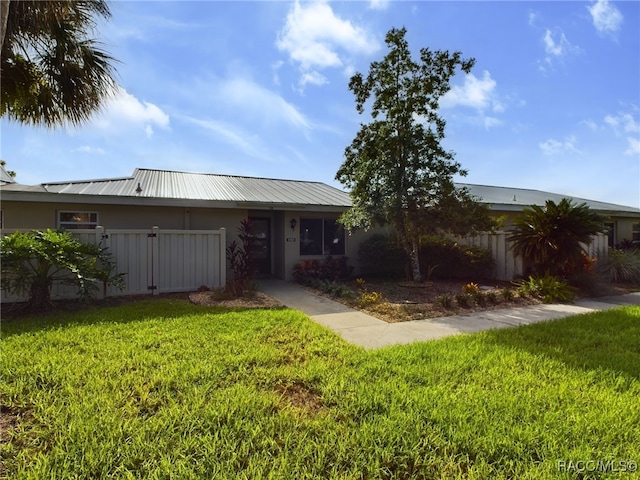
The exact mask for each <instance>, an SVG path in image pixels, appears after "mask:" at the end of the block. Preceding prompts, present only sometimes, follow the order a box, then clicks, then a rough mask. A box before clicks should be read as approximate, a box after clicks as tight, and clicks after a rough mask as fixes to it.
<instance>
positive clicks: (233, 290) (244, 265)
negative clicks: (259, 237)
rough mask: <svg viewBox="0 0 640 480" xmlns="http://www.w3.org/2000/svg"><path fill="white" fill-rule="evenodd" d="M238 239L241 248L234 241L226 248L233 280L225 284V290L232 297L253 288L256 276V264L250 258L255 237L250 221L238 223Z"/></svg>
mask: <svg viewBox="0 0 640 480" xmlns="http://www.w3.org/2000/svg"><path fill="white" fill-rule="evenodd" d="M238 238H239V239H240V241H241V242H242V246H240V245H238V242H236V241H235V240H234V241H233V242H231V243H230V244H229V245H228V246H227V248H226V254H227V260H228V261H229V265H230V266H231V270H232V271H233V278H231V279H230V280H229V281H228V282H227V285H226V286H225V289H226V290H227V293H228V294H230V295H231V296H232V297H239V296H241V295H242V294H243V293H244V292H246V291H249V290H252V289H254V288H255V285H254V282H253V280H254V278H255V275H256V264H255V262H254V260H253V259H252V258H251V249H252V247H253V246H254V243H255V235H254V233H253V227H252V225H251V220H242V221H241V222H240V226H239V227H238Z"/></svg>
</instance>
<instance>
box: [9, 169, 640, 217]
mask: <svg viewBox="0 0 640 480" xmlns="http://www.w3.org/2000/svg"><path fill="white" fill-rule="evenodd" d="M138 186H139V187H140V188H138ZM456 186H457V187H458V188H460V187H466V188H467V189H468V190H469V192H470V193H471V194H472V195H473V196H475V197H478V198H479V199H480V201H481V202H482V203H487V204H490V205H491V207H492V209H493V210H496V211H514V212H517V211H521V210H522V209H523V208H526V207H529V206H531V205H544V204H545V202H546V201H547V200H553V201H554V202H556V203H557V202H559V201H560V200H561V199H562V198H571V199H572V200H574V202H576V203H583V202H584V203H586V204H587V205H588V206H589V208H592V209H594V210H597V211H600V212H608V213H616V214H622V215H631V216H633V217H636V216H637V217H640V208H635V207H629V206H625V205H617V204H613V203H606V202H600V201H595V200H587V199H583V198H576V197H568V196H567V195H561V194H557V193H551V192H544V191H540V190H531V189H524V188H511V187H495V186H488V185H473V184H467V183H457V184H456ZM2 191H4V192H7V193H9V192H13V191H15V192H25V193H26V192H33V193H37V192H41V193H59V194H66V195H65V196H66V197H67V198H70V196H74V195H87V196H92V197H94V198H93V199H92V202H93V203H99V202H103V201H107V198H106V197H109V198H110V200H108V202H114V201H115V202H117V203H123V202H128V200H127V198H130V199H133V198H137V199H140V201H141V202H144V203H145V204H150V203H149V202H153V201H154V199H165V200H166V201H167V202H170V203H175V202H176V201H180V202H185V201H186V202H189V201H190V200H191V201H195V202H198V203H199V202H202V201H205V202H209V201H210V202H220V203H232V204H235V205H236V206H239V207H255V208H260V206H272V207H274V208H287V207H288V206H291V207H293V206H315V207H319V208H320V207H328V208H331V209H333V208H340V209H344V208H348V207H350V206H351V198H350V197H349V194H348V193H347V192H344V191H342V190H339V189H337V188H334V187H331V186H329V185H327V184H324V183H320V182H309V181H298V180H277V179H271V178H256V177H243V176H233V175H217V174H209V173H187V172H175V171H168V170H152V169H143V168H137V169H136V170H135V171H134V172H133V175H132V176H131V177H122V178H104V179H96V180H82V181H70V182H53V183H43V184H42V185H34V186H27V185H21V184H16V183H12V184H5V185H2ZM101 197H102V198H104V200H99V201H98V200H97V199H99V198H101ZM136 203H137V201H136Z"/></svg>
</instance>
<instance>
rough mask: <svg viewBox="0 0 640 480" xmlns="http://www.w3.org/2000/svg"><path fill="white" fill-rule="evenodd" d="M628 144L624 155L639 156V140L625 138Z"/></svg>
mask: <svg viewBox="0 0 640 480" xmlns="http://www.w3.org/2000/svg"><path fill="white" fill-rule="evenodd" d="M627 142H628V143H629V146H628V148H627V149H626V150H625V151H624V154H625V155H640V138H634V137H627Z"/></svg>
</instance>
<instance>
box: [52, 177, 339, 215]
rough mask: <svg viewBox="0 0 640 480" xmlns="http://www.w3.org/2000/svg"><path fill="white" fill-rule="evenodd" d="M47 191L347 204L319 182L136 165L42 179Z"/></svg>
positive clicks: (250, 202)
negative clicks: (91, 176) (107, 174)
mask: <svg viewBox="0 0 640 480" xmlns="http://www.w3.org/2000/svg"><path fill="white" fill-rule="evenodd" d="M43 187H44V188H45V190H46V191H47V192H52V193H61V194H78V195H97V196H100V195H108V196H119V197H138V198H165V199H181V200H210V201H220V202H237V203H248V204H283V205H317V206H321V205H322V206H336V207H349V206H351V199H350V197H349V194H348V193H346V192H343V191H342V190H338V189H337V188H334V187H331V186H329V185H327V184H324V183H320V182H308V181H297V180H276V179H271V178H256V177H240V176H232V175H216V174H208V173H206V174H205V173H186V172H174V171H167V170H148V169H142V168H138V169H136V170H135V171H134V172H133V176H131V177H127V178H111V179H109V178H107V179H98V180H85V181H74V182H56V183H45V184H43Z"/></svg>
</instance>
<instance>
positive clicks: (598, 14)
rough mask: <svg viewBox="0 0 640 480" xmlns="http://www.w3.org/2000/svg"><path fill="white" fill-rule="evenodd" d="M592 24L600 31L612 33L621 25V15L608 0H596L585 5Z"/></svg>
mask: <svg viewBox="0 0 640 480" xmlns="http://www.w3.org/2000/svg"><path fill="white" fill-rule="evenodd" d="M587 9H588V10H589V13H590V14H591V18H592V20H593V26H594V27H596V30H598V32H600V33H608V34H614V33H616V32H617V31H618V30H620V27H621V26H622V21H623V16H622V13H620V10H618V9H617V8H616V7H614V6H613V5H611V4H610V3H609V2H608V0H597V1H596V2H595V3H594V4H593V5H591V6H589V7H587Z"/></svg>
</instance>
